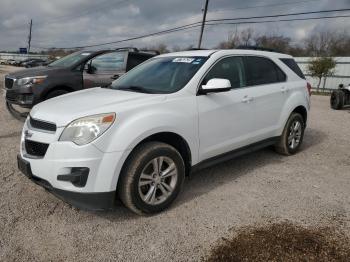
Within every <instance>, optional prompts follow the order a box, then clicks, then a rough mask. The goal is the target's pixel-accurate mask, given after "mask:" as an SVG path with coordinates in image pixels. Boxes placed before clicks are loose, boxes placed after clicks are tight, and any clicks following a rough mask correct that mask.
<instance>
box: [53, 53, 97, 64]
mask: <svg viewBox="0 0 350 262" xmlns="http://www.w3.org/2000/svg"><path fill="white" fill-rule="evenodd" d="M90 54H91V53H90V52H82V51H79V52H75V53H72V54H70V55H67V56H65V57H62V58H60V59H58V60H56V61H54V62H52V63H50V64H49V65H48V66H52V67H70V66H72V65H74V64H75V63H77V62H79V61H80V60H82V59H83V58H85V57H86V56H89V55H90Z"/></svg>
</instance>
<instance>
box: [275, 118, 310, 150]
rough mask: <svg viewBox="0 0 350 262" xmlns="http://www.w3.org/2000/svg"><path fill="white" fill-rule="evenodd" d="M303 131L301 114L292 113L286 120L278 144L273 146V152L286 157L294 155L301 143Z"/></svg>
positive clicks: (303, 123) (303, 125)
mask: <svg viewBox="0 0 350 262" xmlns="http://www.w3.org/2000/svg"><path fill="white" fill-rule="evenodd" d="M297 123H299V125H298V124H297ZM304 130H305V122H304V118H303V117H302V115H301V114H299V113H295V112H293V113H292V114H291V115H290V116H289V118H288V121H287V123H286V125H285V127H284V129H283V132H282V136H281V137H280V140H279V142H278V143H277V144H276V145H275V151H276V152H277V153H279V154H282V155H286V156H289V155H293V154H295V153H296V152H297V151H298V150H299V148H300V145H301V144H302V142H303V138H304Z"/></svg>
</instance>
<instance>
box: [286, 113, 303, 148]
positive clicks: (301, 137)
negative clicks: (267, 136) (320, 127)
mask: <svg viewBox="0 0 350 262" xmlns="http://www.w3.org/2000/svg"><path fill="white" fill-rule="evenodd" d="M295 120H299V122H300V123H301V125H302V127H301V136H300V141H299V144H298V146H297V147H296V148H293V149H292V148H290V147H289V145H288V136H289V130H290V127H291V125H292V123H293V122H294V121H295ZM304 131H305V123H304V119H303V117H302V116H301V115H300V114H298V113H293V114H292V115H291V116H290V118H289V119H288V123H287V125H286V130H285V132H286V133H285V137H284V143H285V147H286V148H287V150H288V153H289V154H291V155H293V154H295V153H296V152H297V151H298V150H299V148H300V146H301V144H302V142H303V139H304Z"/></svg>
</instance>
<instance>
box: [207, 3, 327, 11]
mask: <svg viewBox="0 0 350 262" xmlns="http://www.w3.org/2000/svg"><path fill="white" fill-rule="evenodd" d="M319 1H320V0H304V1H297V2H287V3H278V4H267V5H255V6H245V7H237V8H230V9H225V10H221V9H217V10H215V9H214V10H212V12H218V13H219V12H227V11H235V10H245V9H251V8H260V7H273V6H283V5H295V4H300V3H308V2H319Z"/></svg>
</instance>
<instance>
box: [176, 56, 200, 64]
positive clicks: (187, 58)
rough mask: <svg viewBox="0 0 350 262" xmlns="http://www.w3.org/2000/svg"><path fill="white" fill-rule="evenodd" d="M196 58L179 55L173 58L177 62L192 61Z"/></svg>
mask: <svg viewBox="0 0 350 262" xmlns="http://www.w3.org/2000/svg"><path fill="white" fill-rule="evenodd" d="M194 60H195V59H194V58H190V57H177V58H174V59H173V62H175V63H189V64H190V63H192V62H193V61H194Z"/></svg>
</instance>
